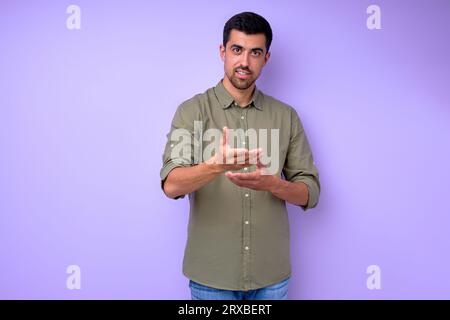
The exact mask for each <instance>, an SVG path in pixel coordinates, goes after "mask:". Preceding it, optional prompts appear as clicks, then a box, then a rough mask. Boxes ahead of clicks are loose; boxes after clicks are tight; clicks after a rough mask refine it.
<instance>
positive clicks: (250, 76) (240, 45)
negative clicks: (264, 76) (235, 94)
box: [220, 29, 270, 90]
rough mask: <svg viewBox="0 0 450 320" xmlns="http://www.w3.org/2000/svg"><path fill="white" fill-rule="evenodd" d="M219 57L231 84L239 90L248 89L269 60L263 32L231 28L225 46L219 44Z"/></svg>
mask: <svg viewBox="0 0 450 320" xmlns="http://www.w3.org/2000/svg"><path fill="white" fill-rule="evenodd" d="M220 57H221V58H222V61H223V62H224V69H225V76H226V77H227V78H228V79H229V80H230V82H231V83H232V84H233V86H234V87H235V88H237V89H240V90H245V89H248V88H249V87H251V85H252V84H253V83H254V82H255V81H256V79H258V77H259V75H260V74H261V70H262V68H263V67H264V65H265V64H266V62H267V61H268V60H269V57H270V53H269V52H266V36H265V35H264V34H263V33H260V34H252V35H247V34H245V33H244V32H241V31H238V30H235V29H233V30H231V32H230V38H229V40H228V42H227V44H226V47H224V46H223V45H220Z"/></svg>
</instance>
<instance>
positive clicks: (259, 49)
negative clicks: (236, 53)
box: [231, 44, 264, 53]
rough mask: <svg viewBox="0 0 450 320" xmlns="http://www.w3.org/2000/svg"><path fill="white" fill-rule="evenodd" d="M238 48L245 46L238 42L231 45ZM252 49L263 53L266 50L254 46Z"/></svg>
mask: <svg viewBox="0 0 450 320" xmlns="http://www.w3.org/2000/svg"><path fill="white" fill-rule="evenodd" d="M233 47H234V48H238V49H243V48H244V47H243V46H240V45H238V44H233V45H231V48H233ZM250 50H251V51H260V52H261V53H263V52H264V50H263V49H261V48H252V49H250Z"/></svg>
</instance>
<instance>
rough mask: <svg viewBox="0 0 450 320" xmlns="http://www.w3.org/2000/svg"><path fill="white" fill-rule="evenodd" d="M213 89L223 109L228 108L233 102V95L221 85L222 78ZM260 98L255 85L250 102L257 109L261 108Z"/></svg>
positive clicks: (260, 93)
mask: <svg viewBox="0 0 450 320" xmlns="http://www.w3.org/2000/svg"><path fill="white" fill-rule="evenodd" d="M214 91H215V93H216V96H217V99H218V100H219V103H220V105H221V106H222V108H223V109H226V108H228V107H229V106H231V104H232V103H233V102H234V98H233V96H232V95H231V94H230V93H229V92H228V91H227V89H225V87H224V85H223V79H221V80H220V81H219V83H218V84H217V85H216V86H215V88H214ZM262 98H263V97H262V92H261V91H259V90H258V88H257V87H256V86H255V90H254V92H253V97H252V100H251V102H250V103H251V104H253V105H254V106H255V107H256V108H257V109H259V110H262Z"/></svg>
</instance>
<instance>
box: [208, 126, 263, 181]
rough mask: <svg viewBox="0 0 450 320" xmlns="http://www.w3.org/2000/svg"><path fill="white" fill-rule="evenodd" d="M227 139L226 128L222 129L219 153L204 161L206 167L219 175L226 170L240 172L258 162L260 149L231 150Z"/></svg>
mask: <svg viewBox="0 0 450 320" xmlns="http://www.w3.org/2000/svg"><path fill="white" fill-rule="evenodd" d="M228 139H229V137H228V128H227V127H223V131H222V137H221V138H220V146H219V152H217V153H216V154H215V155H214V156H213V157H212V158H211V159H208V160H206V161H205V163H206V164H207V165H208V166H210V167H211V168H213V169H215V170H216V171H218V172H220V173H221V172H225V171H228V170H240V169H242V168H244V167H249V166H251V165H252V164H255V163H257V162H259V160H260V157H261V153H262V150H261V149H252V150H248V149H246V148H231V147H230V146H229V145H228Z"/></svg>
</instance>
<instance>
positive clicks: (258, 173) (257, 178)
mask: <svg viewBox="0 0 450 320" xmlns="http://www.w3.org/2000/svg"><path fill="white" fill-rule="evenodd" d="M264 170H265V168H264V165H262V164H261V163H259V162H258V163H257V164H256V170H255V171H252V172H249V173H243V172H231V171H227V172H226V173H225V176H226V177H227V178H228V179H230V181H231V182H233V183H234V184H235V185H237V186H239V187H243V188H249V189H253V190H260V191H271V190H272V189H273V188H274V187H275V186H276V184H277V182H278V177H276V176H274V175H267V174H263V173H264Z"/></svg>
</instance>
